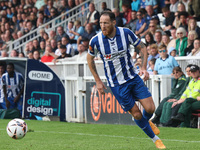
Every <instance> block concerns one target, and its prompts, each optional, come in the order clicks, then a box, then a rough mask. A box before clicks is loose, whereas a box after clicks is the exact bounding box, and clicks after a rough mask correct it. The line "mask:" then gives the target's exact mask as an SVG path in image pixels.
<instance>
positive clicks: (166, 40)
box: [161, 34, 170, 47]
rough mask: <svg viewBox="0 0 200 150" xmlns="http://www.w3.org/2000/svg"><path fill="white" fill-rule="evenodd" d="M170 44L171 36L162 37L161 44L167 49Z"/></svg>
mask: <svg viewBox="0 0 200 150" xmlns="http://www.w3.org/2000/svg"><path fill="white" fill-rule="evenodd" d="M169 42H170V38H169V36H168V35H167V34H163V35H162V42H161V44H164V45H165V46H166V47H167V46H168V44H169Z"/></svg>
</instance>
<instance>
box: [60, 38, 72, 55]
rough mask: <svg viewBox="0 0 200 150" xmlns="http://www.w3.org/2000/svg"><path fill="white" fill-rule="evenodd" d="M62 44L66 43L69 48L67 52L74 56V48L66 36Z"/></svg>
mask: <svg viewBox="0 0 200 150" xmlns="http://www.w3.org/2000/svg"><path fill="white" fill-rule="evenodd" d="M61 44H62V45H65V47H66V48H67V50H66V53H67V54H70V55H71V56H74V49H73V48H72V45H71V44H70V43H69V40H68V39H67V38H66V37H63V38H62V40H61Z"/></svg>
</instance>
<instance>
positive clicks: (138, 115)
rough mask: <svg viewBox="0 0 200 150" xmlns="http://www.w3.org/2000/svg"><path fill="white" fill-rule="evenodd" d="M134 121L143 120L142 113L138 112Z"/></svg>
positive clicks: (134, 115)
mask: <svg viewBox="0 0 200 150" xmlns="http://www.w3.org/2000/svg"><path fill="white" fill-rule="evenodd" d="M133 117H134V119H136V120H140V119H141V118H142V114H141V112H139V111H137V112H135V113H134V114H133Z"/></svg>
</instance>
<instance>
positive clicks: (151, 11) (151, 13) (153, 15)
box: [146, 5, 160, 27]
mask: <svg viewBox="0 0 200 150" xmlns="http://www.w3.org/2000/svg"><path fill="white" fill-rule="evenodd" d="M146 11H147V16H146V20H147V27H148V26H149V23H150V20H151V19H152V18H157V20H158V24H160V21H159V18H158V16H157V15H156V13H155V12H154V9H153V6H152V5H148V6H146Z"/></svg>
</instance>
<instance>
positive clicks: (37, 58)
mask: <svg viewBox="0 0 200 150" xmlns="http://www.w3.org/2000/svg"><path fill="white" fill-rule="evenodd" d="M33 59H35V60H38V61H40V59H41V58H40V52H39V51H38V50H36V51H34V52H33Z"/></svg>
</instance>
